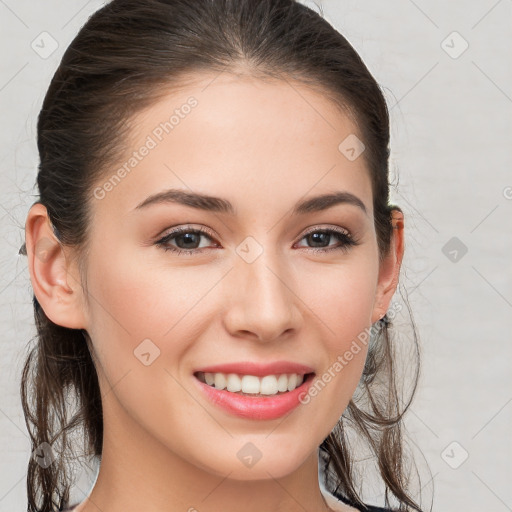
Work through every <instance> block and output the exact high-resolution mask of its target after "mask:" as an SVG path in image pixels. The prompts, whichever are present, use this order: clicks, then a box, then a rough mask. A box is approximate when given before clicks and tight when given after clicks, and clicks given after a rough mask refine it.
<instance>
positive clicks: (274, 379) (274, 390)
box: [194, 371, 315, 397]
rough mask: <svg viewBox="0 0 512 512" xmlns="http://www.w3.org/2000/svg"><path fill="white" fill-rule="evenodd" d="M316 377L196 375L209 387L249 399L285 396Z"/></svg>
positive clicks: (306, 374)
mask: <svg viewBox="0 0 512 512" xmlns="http://www.w3.org/2000/svg"><path fill="white" fill-rule="evenodd" d="M314 376H315V373H314V372H310V373H281V374H271V375H264V376H256V375H246V374H238V373H222V372H215V373H213V372H202V371H198V372H195V373H194V377H195V378H196V379H197V380H199V381H200V382H202V383H203V384H206V385H207V386H210V387H212V388H215V389H218V390H224V391H228V392H230V393H233V394H236V395H242V396H249V397H264V396H269V397H270V396H279V395H285V394H287V393H290V392H291V391H294V390H295V389H297V388H298V387H300V386H301V385H303V384H304V383H305V382H308V383H309V381H310V380H312V379H313V378H314Z"/></svg>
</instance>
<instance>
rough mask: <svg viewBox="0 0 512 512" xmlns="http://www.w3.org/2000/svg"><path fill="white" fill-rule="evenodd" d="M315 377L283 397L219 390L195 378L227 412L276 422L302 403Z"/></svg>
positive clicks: (202, 388)
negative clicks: (301, 400)
mask: <svg viewBox="0 0 512 512" xmlns="http://www.w3.org/2000/svg"><path fill="white" fill-rule="evenodd" d="M314 376H315V375H314V374H313V373H310V374H309V375H308V376H307V378H306V379H305V380H304V382H303V383H302V384H301V385H300V386H299V387H298V388H295V389H294V390H293V391H288V392H287V393H283V394H282V395H271V396H254V397H252V396H247V395H238V394H236V393H232V392H230V391H227V390H225V389H217V388H214V387H212V386H209V385H208V384H205V383H204V382H201V381H200V380H199V379H198V378H197V377H195V376H193V378H194V380H195V381H196V382H197V383H198V384H199V387H200V389H201V390H202V391H203V393H204V394H205V395H206V396H207V397H208V398H209V399H210V400H211V401H212V402H213V403H214V404H215V405H218V406H219V407H220V408H222V409H224V410H225V411H227V412H229V413H231V414H234V415H236V416H240V417H242V418H248V419H251V420H274V419H276V418H280V417H281V416H284V415H285V414H287V413H289V412H291V411H292V410H293V409H295V407H297V406H298V405H299V404H300V403H301V402H300V400H299V398H300V397H301V396H303V395H305V394H306V393H307V391H308V388H309V386H310V385H311V383H312V381H313V378H314Z"/></svg>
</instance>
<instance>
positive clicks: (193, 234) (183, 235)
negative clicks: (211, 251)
mask: <svg viewBox="0 0 512 512" xmlns="http://www.w3.org/2000/svg"><path fill="white" fill-rule="evenodd" d="M201 237H204V238H208V239H210V240H213V235H212V234H211V233H210V232H209V231H207V230H206V229H204V228H201V229H192V228H190V227H186V226H184V227H180V228H177V229H174V230H172V231H171V232H170V233H168V234H167V235H165V236H164V237H162V238H160V240H157V241H156V242H155V244H156V245H158V246H159V247H161V248H162V249H163V250H164V251H172V252H175V253H176V254H186V255H189V256H191V255H193V254H196V253H198V252H203V251H202V249H203V248H204V246H203V247H198V246H197V244H198V243H199V244H200V240H201ZM171 240H176V244H177V246H178V247H175V246H173V245H171V244H170V242H171Z"/></svg>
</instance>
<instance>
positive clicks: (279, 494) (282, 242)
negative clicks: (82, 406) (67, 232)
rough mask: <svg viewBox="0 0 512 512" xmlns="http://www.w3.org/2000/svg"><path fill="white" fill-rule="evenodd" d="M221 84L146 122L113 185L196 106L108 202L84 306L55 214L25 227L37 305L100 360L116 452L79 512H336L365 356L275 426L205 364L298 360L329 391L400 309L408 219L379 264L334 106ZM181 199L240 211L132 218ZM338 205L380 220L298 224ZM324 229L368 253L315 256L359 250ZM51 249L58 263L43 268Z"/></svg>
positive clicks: (174, 210)
mask: <svg viewBox="0 0 512 512" xmlns="http://www.w3.org/2000/svg"><path fill="white" fill-rule="evenodd" d="M212 79H213V76H210V75H202V76H200V77H198V78H197V81H196V83H195V84H191V85H190V84H189V85H188V86H187V87H186V88H184V89H180V90H177V91H173V92H170V93H169V94H168V95H167V96H166V97H165V98H163V99H161V100H159V101H158V102H157V103H155V104H154V105H152V106H151V107H149V108H147V109H146V110H144V111H143V112H141V113H140V114H139V115H138V116H137V118H136V120H135V122H133V123H132V125H131V126H132V128H131V130H132V131H131V135H132V137H131V140H130V147H131V149H130V151H129V152H128V153H127V155H125V157H124V158H122V159H121V161H120V162H119V165H118V166H117V167H116V166H114V167H112V168H111V169H109V172H107V173H106V178H105V179H104V180H102V181H101V182H100V183H99V186H102V185H103V184H104V183H105V180H106V179H108V178H109V177H110V176H112V174H113V173H114V172H115V171H116V169H118V168H119V167H120V166H121V165H122V164H123V163H124V162H126V160H127V159H128V158H129V157H130V155H131V153H132V151H134V150H137V149H138V148H140V147H141V146H142V145H143V144H144V142H145V141H146V140H147V137H148V135H150V134H151V133H152V131H153V130H154V128H155V126H158V125H159V123H161V122H162V121H164V120H167V119H169V115H170V114H169V113H172V111H173V110H174V109H176V108H179V107H180V106H181V105H183V104H184V103H186V101H187V98H189V97H190V96H194V97H195V98H196V99H197V101H198V105H197V106H196V107H195V108H193V109H192V110H191V112H190V113H189V114H188V115H187V116H184V118H183V119H180V122H179V124H178V125H177V126H175V127H174V129H173V131H172V132H170V133H169V134H165V136H164V137H163V138H162V140H161V141H159V142H158V145H157V146H156V147H155V148H153V149H151V151H149V154H147V155H146V156H145V157H144V158H143V159H142V160H141V161H140V162H139V163H138V164H137V166H136V167H135V168H133V169H132V170H131V172H130V173H129V174H127V175H126V176H125V177H124V178H123V179H122V180H121V182H120V183H118V184H116V186H115V187H113V189H111V190H109V191H108V193H106V194H105V197H103V198H102V199H97V198H95V197H92V198H91V207H92V208H93V211H94V217H93V221H92V225H91V231H90V251H89V252H88V255H87V260H86V277H87V287H86V290H85V289H84V287H83V284H84V283H82V282H81V278H80V274H79V272H78V268H77V266H76V263H75V260H74V259H73V257H72V256H73V253H72V252H71V250H70V249H69V248H66V247H62V246H60V245H59V243H58V241H57V240H56V238H55V236H54V234H53V232H52V229H51V226H50V224H49V222H48V217H47V214H46V209H45V208H44V207H43V206H42V205H40V204H36V205H34V206H33V207H32V208H31V210H30V212H29V215H28V218H27V223H26V244H27V253H28V257H29V270H30V276H31V280H32V284H33V288H34V293H35V294H36V296H37V299H38V300H39V302H40V303H41V305H42V307H43V309H44V311H45V313H46V314H47V316H48V317H49V318H50V319H51V320H52V321H53V322H55V323H57V324H60V325H63V326H66V327H70V328H74V329H85V330H86V331H87V333H88V334H89V336H90V338H91V340H92V344H93V347H94V352H95V360H96V365H97V370H98V377H99V382H100V388H101V393H102V403H103V414H104V440H103V454H102V461H101V468H100V473H99V476H98V479H97V482H96V484H95V486H94V488H93V490H92V492H91V494H90V496H89V498H88V499H86V500H85V501H84V502H83V503H82V504H81V505H80V506H79V507H78V508H77V509H76V510H78V511H79V512H98V511H102V512H107V511H108V512H121V511H123V512H125V511H127V510H144V511H145V512H162V511H169V512H175V511H190V512H192V511H194V510H197V511H199V512H221V511H222V512H235V511H236V512H238V511H240V510H244V511H246V512H261V511H263V510H265V511H279V512H292V511H293V512H298V511H304V510H306V511H311V512H313V511H315V512H319V511H326V510H331V508H329V507H328V506H327V504H326V502H325V501H324V499H323V497H322V495H321V492H320V489H319V482H318V459H317V448H318V446H319V445H320V444H321V442H322V440H323V439H324V438H325V437H326V436H327V435H328V434H329V432H330V431H331V430H332V428H333V427H334V426H335V424H336V422H337V420H338V418H339V417H340V415H341V414H342V413H343V411H344V410H345V408H346V406H347V404H348V402H349V400H350V398H351V396H352V395H353V393H354V391H355V388H356V386H357V383H358V381H359V379H360V377H361V373H362V370H363V366H364V362H365V358H366V354H367V350H366V349H365V347H364V346H363V350H361V351H360V352H359V353H357V354H356V355H354V357H353V359H352V360H351V361H350V362H349V363H348V364H347V365H346V366H345V367H344V368H343V370H342V371H339V372H337V373H336V376H335V377H334V378H333V379H332V380H331V381H330V382H329V383H328V384H327V385H326V386H325V387H324V388H323V389H322V390H321V392H319V393H318V395H317V396H315V397H314V398H313V399H311V400H310V402H309V403H307V404H305V405H302V404H301V405H299V406H298V407H297V408H295V409H294V410H293V411H292V412H291V413H290V414H288V415H286V416H284V417H282V418H278V419H272V420H254V419H247V418H241V417H237V416H234V415H232V414H230V413H228V412H226V411H224V410H222V409H219V407H218V406H216V405H215V404H213V403H212V402H211V401H209V400H208V399H206V398H205V396H204V395H203V394H201V393H199V392H198V389H197V387H196V386H195V385H193V382H192V380H193V379H195V377H194V376H193V372H194V371H195V369H196V368H198V367H200V366H204V365H207V364H217V363H225V362H234V361H245V360H249V361H258V362H269V361H274V360H287V361H293V362H299V363H303V364H306V365H309V366H311V367H313V368H314V371H315V375H316V376H319V375H322V374H323V373H324V372H325V371H326V370H327V369H328V368H329V367H331V366H332V364H333V362H334V361H335V360H336V358H337V357H338V356H339V355H342V354H343V353H344V352H345V351H346V350H347V349H348V347H349V346H350V344H351V342H352V341H353V340H354V339H356V338H357V336H358V334H359V333H361V332H363V331H364V330H365V328H369V327H370V326H371V325H372V324H373V323H374V322H376V321H377V320H378V319H379V318H381V317H382V316H383V315H384V314H385V312H386V310H387V309H388V307H389V305H390V301H391V298H392V296H393V293H394V291H395V288H396V285H397V280H398V274H399V269H400V264H401V260H402V254H403V229H402V227H403V222H402V221H403V218H402V216H401V214H400V213H398V212H396V214H395V218H396V225H395V227H397V228H398V229H394V230H393V240H392V244H391V249H390V251H389V254H388V255H387V256H386V257H385V258H384V259H383V260H382V261H381V262H379V255H378V248H377V237H376V233H375V227H374V219H373V208H372V189H371V180H370V176H369V173H368V170H367V167H366V162H365V160H364V158H363V157H362V156H361V157H359V158H356V159H355V160H353V161H350V160H349V159H347V158H346V157H345V156H344V155H343V154H342V153H341V152H340V151H339V150H338V145H339V144H340V142H341V141H343V140H344V139H345V138H346V137H347V136H348V135H350V134H357V133H358V132H357V130H356V128H355V126H354V125H353V124H352V122H351V121H350V120H349V119H348V118H347V117H346V116H344V115H342V114H341V112H340V111H339V110H337V109H336V108H335V107H334V105H333V103H331V101H330V100H329V99H327V98H326V97H325V96H322V95H321V94H319V93H317V92H313V91H312V90H311V89H309V88H307V87H305V86H303V85H301V84H298V83H294V86H293V88H292V87H290V85H289V84H288V83H287V82H285V81H275V82H272V83H270V82H262V81H260V80H256V79H250V78H240V77H233V76H232V75H228V74H227V73H225V74H223V75H221V76H220V77H217V78H216V79H215V80H214V81H213V82H212ZM298 92H299V93H300V94H298ZM170 188H175V189H180V190H183V191H187V192H192V191H193V192H196V193H201V194H207V195H210V196H216V197H220V198H224V199H226V200H229V201H230V202H231V203H232V204H233V206H234V208H235V210H236V212H235V214H234V215H232V214H229V213H225V212H212V211H205V210H201V209H197V208H193V207H190V206H185V205H181V204H177V203H167V204H163V203H161V204H153V205H151V206H147V207H146V208H140V209H136V208H135V207H136V206H137V205H138V204H139V203H140V202H142V201H143V200H144V199H146V198H147V197H148V196H150V195H152V194H155V193H158V192H161V191H163V190H166V189H170ZM335 191H344V192H348V193H350V194H352V195H353V196H355V197H357V198H358V199H359V200H360V201H361V202H362V203H363V205H364V209H365V210H366V211H364V210H363V208H361V207H360V206H358V205H356V204H354V203H349V202H342V203H339V204H336V205H335V206H332V207H331V208H328V209H325V210H322V211H316V212H306V213H302V214H299V215H295V216H292V215H291V210H292V208H293V207H294V205H295V204H296V203H297V202H298V201H300V200H303V199H308V198H310V197H313V196H316V195H320V194H325V193H330V192H335ZM176 226H186V227H189V226H190V229H189V231H193V230H194V229H198V228H201V227H203V228H206V229H208V230H209V231H210V232H211V233H212V234H213V235H214V236H211V237H210V235H201V236H200V237H199V238H198V243H197V245H196V246H191V245H190V243H191V242H190V240H188V245H185V244H184V242H187V240H186V239H185V240H183V237H181V239H180V237H179V236H178V237H177V238H174V239H172V240H170V241H168V242H167V245H168V246H172V247H174V248H178V247H180V246H179V245H178V244H179V243H181V244H182V245H181V248H182V249H184V248H191V250H192V251H195V253H193V254H191V255H182V254H176V253H173V252H172V251H165V250H164V249H163V248H162V247H160V246H158V245H156V244H155V242H156V241H158V240H159V239H161V238H162V237H163V236H164V235H165V234H167V233H168V232H169V231H170V229H169V228H171V227H176ZM314 227H315V228H317V229H318V230H320V229H329V228H332V229H336V228H338V229H341V230H342V231H343V232H348V233H349V234H350V236H352V237H353V238H354V239H355V240H356V241H357V245H353V246H350V245H348V246H346V247H345V249H341V250H331V251H327V252H315V251H314V249H313V248H314V247H322V248H334V247H338V246H340V245H342V244H343V240H344V239H340V238H338V237H337V236H336V235H335V234H332V235H331V236H330V237H329V236H325V237H323V238H319V239H317V240H319V241H320V242H318V241H317V243H316V245H315V243H314V242H315V239H312V237H307V236H306V235H305V231H306V230H307V229H308V228H314ZM315 232H316V231H315ZM198 236H199V235H198ZM317 236H318V237H319V236H320V235H317ZM246 237H252V238H253V239H255V240H256V241H257V243H258V244H259V245H260V246H261V248H262V252H261V254H260V255H259V256H258V257H257V258H256V259H255V260H254V261H252V262H251V263H248V262H247V261H246V260H245V259H244V258H242V257H241V256H240V255H239V253H238V252H237V247H239V245H240V244H241V242H242V241H244V239H246ZM43 242H44V244H45V247H46V248H47V249H48V252H47V253H45V258H39V257H38V256H37V247H38V244H42V243H43ZM192 247H197V248H195V249H192ZM251 247H254V246H251ZM251 250H255V249H254V248H253V249H251ZM148 338H149V339H150V340H151V341H152V343H153V344H154V345H156V346H157V347H158V349H159V350H160V354H159V357H157V358H156V359H155V360H154V362H152V364H150V365H148V366H146V365H144V364H142V363H141V361H140V359H139V358H138V357H136V356H135V355H134V350H136V348H137V347H138V346H139V344H140V343H141V342H142V340H145V339H148ZM248 442H250V443H252V444H253V445H255V446H256V447H257V448H258V450H259V452H260V453H261V458H260V460H259V461H258V462H257V463H256V464H254V465H253V466H251V467H247V466H246V465H245V464H242V463H241V461H240V460H239V458H238V457H237V452H238V451H239V450H240V449H241V448H242V447H244V445H246V444H247V443H248ZM338 508H339V510H347V511H348V510H355V509H352V508H350V507H348V506H345V505H342V504H340V505H339V507H338Z"/></svg>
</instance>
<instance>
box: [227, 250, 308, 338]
mask: <svg viewBox="0 0 512 512" xmlns="http://www.w3.org/2000/svg"><path fill="white" fill-rule="evenodd" d="M229 279H230V280H231V281H230V283H229V284H228V286H229V287H230V288H229V290H230V292H229V296H230V297H229V307H228V309H227V312H226V315H225V317H224V322H225V327H226V329H227V330H228V332H229V333H230V334H231V335H232V336H235V337H252V338H254V339H257V340H259V341H260V342H269V341H274V340H277V339H280V338H282V337H283V336H285V335H291V334H292V333H293V332H297V331H298V330H299V328H300V326H301V324H302V314H301V311H300V304H301V301H300V299H299V297H297V295H296V294H295V293H294V292H293V290H294V284H293V280H294V278H293V276H292V273H291V272H290V270H289V268H288V270H287V269H286V266H285V265H283V263H282V262H281V263H279V262H277V261H276V259H274V258H270V257H267V256H266V254H265V252H264V253H263V254H261V255H260V256H259V257H258V258H257V259H256V260H255V261H253V262H252V263H247V262H246V261H244V260H243V259H241V258H240V259H239V260H237V261H236V263H235V268H234V269H233V270H232V271H231V272H230V276H229Z"/></svg>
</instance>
